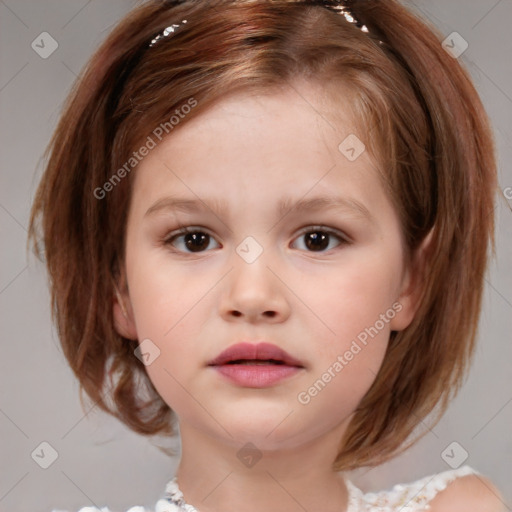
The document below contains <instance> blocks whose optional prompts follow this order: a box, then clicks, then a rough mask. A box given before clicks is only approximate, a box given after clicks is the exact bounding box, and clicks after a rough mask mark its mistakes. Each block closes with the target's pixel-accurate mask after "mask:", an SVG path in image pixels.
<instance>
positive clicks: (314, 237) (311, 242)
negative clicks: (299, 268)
mask: <svg viewBox="0 0 512 512" xmlns="http://www.w3.org/2000/svg"><path fill="white" fill-rule="evenodd" d="M305 236H306V246H307V247H308V249H313V250H320V251H323V250H325V248H326V247H328V245H329V235H327V234H325V233H322V232H321V231H311V232H310V233H306V235H305Z"/></svg>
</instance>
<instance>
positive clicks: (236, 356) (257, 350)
mask: <svg viewBox="0 0 512 512" xmlns="http://www.w3.org/2000/svg"><path fill="white" fill-rule="evenodd" d="M242 359H244V360H255V359H257V360H260V361H266V360H269V359H272V360H274V361H279V362H281V363H282V364H285V365H287V366H297V367H300V368H303V367H304V366H303V364H302V363H301V362H300V361H299V360H297V359H295V358H294V357H292V356H291V355H290V354H288V353H287V352H285V351H284V350H283V349H282V348H279V347H278V346H276V345H273V344H271V343H258V344H252V343H236V344H235V345H231V346H230V347H228V348H227V349H226V350H224V351H222V352H221V353H220V354H219V355H218V356H217V357H216V358H215V359H213V360H212V361H210V362H209V363H208V366H218V365H222V364H226V363H229V362H230V361H238V360H242Z"/></svg>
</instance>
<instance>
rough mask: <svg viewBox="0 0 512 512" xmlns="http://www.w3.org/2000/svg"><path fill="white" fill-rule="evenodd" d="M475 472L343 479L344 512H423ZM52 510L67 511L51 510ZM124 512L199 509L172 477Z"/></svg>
mask: <svg viewBox="0 0 512 512" xmlns="http://www.w3.org/2000/svg"><path fill="white" fill-rule="evenodd" d="M473 474H476V475H478V474H479V473H478V472H477V471H475V470H474V469H472V468H470V467H469V466H462V467H461V468H459V469H453V470H448V471H444V472H442V473H437V474H434V475H429V476H426V477H424V478H421V479H420V480H416V481H415V482H411V483H407V484H396V485H394V486H393V487H392V488H391V489H390V490H386V491H379V492H368V493H363V492H362V491H361V490H360V489H359V488H357V487H356V486H355V485H354V484H353V483H352V482H351V481H350V480H346V484H347V489H348V508H347V511H346V512H424V511H428V510H429V509H430V505H429V503H430V502H431V501H432V500H433V499H434V497H435V496H436V494H437V493H438V492H440V491H442V490H443V489H445V488H446V487H447V486H448V484H449V483H450V482H452V481H453V480H455V479H456V478H458V477H461V476H465V475H473ZM52 512H67V511H64V510H56V509H54V510H52ZM78 512H112V511H111V510H110V509H109V508H107V507H102V508H101V509H99V508H97V507H82V508H81V509H80V510H79V511H78ZM126 512H200V511H198V510H197V509H196V508H194V507H193V506H192V505H188V504H187V503H185V501H184V499H183V494H182V492H181V491H180V489H179V487H178V482H177V479H176V477H175V478H173V479H172V480H171V481H170V482H169V483H168V484H167V485H166V487H165V495H164V497H163V498H161V499H159V500H158V501H157V503H156V506H155V509H154V511H153V510H150V509H147V508H144V507H141V506H135V507H131V508H130V509H129V510H127V511H126Z"/></svg>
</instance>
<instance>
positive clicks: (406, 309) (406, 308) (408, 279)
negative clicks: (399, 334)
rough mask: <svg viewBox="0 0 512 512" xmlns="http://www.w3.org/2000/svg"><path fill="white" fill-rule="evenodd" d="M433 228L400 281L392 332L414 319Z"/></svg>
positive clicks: (403, 327) (391, 325)
mask: <svg viewBox="0 0 512 512" xmlns="http://www.w3.org/2000/svg"><path fill="white" fill-rule="evenodd" d="M432 236H433V228H432V229H431V230H430V231H429V233H428V234H427V235H426V236H425V238H424V239H423V241H422V243H421V244H420V246H419V247H418V249H416V251H415V253H414V256H413V259H412V261H411V264H410V265H409V266H408V268H407V269H406V271H405V275H404V278H403V280H402V288H401V291H400V295H399V296H398V297H397V299H396V302H397V303H399V304H400V307H397V308H396V311H397V314H396V315H395V317H394V318H393V319H392V320H391V322H390V327H391V330H392V331H403V330H404V329H405V328H407V327H408V326H409V325H410V324H411V322H412V321H413V319H414V316H415V315H416V312H417V310H418V308H419V306H420V299H421V295H422V292H423V287H424V284H425V269H426V266H427V265H426V264H427V261H428V258H429V255H430V251H431V245H432Z"/></svg>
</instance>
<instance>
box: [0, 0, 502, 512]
mask: <svg viewBox="0 0 512 512" xmlns="http://www.w3.org/2000/svg"><path fill="white" fill-rule="evenodd" d="M135 4H136V2H135V1H134V0H108V1H106V0H103V1H101V0H89V1H87V0H37V1H36V0H0V59H1V60H0V112H1V113H0V141H1V159H0V166H1V167H0V168H1V172H0V235H1V236H0V240H1V260H0V261H1V265H0V317H1V321H0V325H1V348H2V351H1V357H0V375H1V387H0V393H1V395H0V442H1V452H0V453H1V456H0V511H2V512H7V511H8V512H21V511H31V512H39V511H47V512H49V511H50V510H51V509H52V508H56V509H59V508H60V509H67V510H69V511H73V510H78V508H79V507H82V506H85V505H93V504H94V505H97V506H105V505H108V506H109V507H110V508H111V510H125V509H127V508H128V507H130V506H132V505H136V504H138V505H145V506H148V507H149V506H154V503H155V502H156V500H157V499H158V498H159V497H160V496H161V495H162V493H163V490H164V487H165V483H166V482H167V481H168V480H169V479H170V478H172V476H174V471H175V468H176V464H177V458H173V459H170V458H168V457H167V456H166V455H164V454H163V453H161V452H160V451H159V450H158V449H157V448H156V447H155V446H154V444H152V443H151V442H150V441H149V440H148V439H146V438H143V437H141V436H138V435H136V434H134V433H132V432H130V431H129V430H128V429H127V428H125V427H124V426H123V425H121V424H120V423H118V422H117V421H116V420H114V419H112V418H111V417H109V416H107V415H105V414H102V413H99V412H98V411H97V409H96V408H95V407H92V408H90V409H88V410H86V412H85V413H84V411H83V410H82V409H81V406H80V402H79V398H78V383H77V381H76V380H75V378H74V376H73V375H72V373H71V371H70V369H69V368H68V366H67V364H66V361H65V359H64V356H63V355H62V350H61V348H60V345H59V342H58V339H57V336H56V333H55V329H54V327H53V326H52V324H51V319H50V304H49V295H48V290H47V283H46V274H45V271H44V267H43V266H42V264H40V263H38V262H37V261H36V260H35V258H34V257H30V258H27V256H26V253H25V243H26V235H27V233H26V230H27V224H28V217H29V209H30V204H31V201H32V199H33V196H34V192H35V189H36V185H37V181H38V178H39V177H40V175H41V172H42V169H43V162H42V161H41V157H42V153H43V151H44V149H45V147H46V145H47V143H48V141H49V139H50V136H51V133H52V131H53V129H54V127H55V125H56V123H57V120H58V117H59V113H60V109H61V107H62V104H63V102H64V99H65V97H66V96H67V94H68V92H69V90H70V87H71V85H72V83H73V81H74V80H75V78H76V76H77V74H78V73H79V71H80V69H81V68H82V66H83V65H84V64H85V63H86V61H87V59H88V58H89V57H90V56H91V54H92V52H93V50H94V49H95V48H96V47H97V46H98V45H99V44H100V42H101V41H103V40H104V38H105V37H106V35H107V33H108V32H109V30H110V29H111V28H112V26H113V25H114V24H115V23H116V22H117V21H118V20H119V19H120V18H121V17H122V16H123V15H124V14H125V13H126V12H127V11H128V10H130V9H131V8H132V7H134V6H135ZM407 5H409V6H410V7H411V8H412V9H413V10H416V11H417V12H418V13H420V14H421V15H422V16H424V17H425V18H426V19H428V20H430V21H431V22H433V23H434V24H435V25H436V26H437V27H438V28H439V30H440V31H441V33H442V34H444V35H445V36H448V35H450V34H452V32H457V33H458V34H460V35H461V36H462V37H463V38H464V39H465V40H466V41H467V42H468V44H469V46H468V49H467V50H466V51H465V52H464V54H463V55H462V56H461V57H460V59H461V61H462V62H463V63H464V64H465V65H466V66H467V68H468V69H469V71H470V73H471V74H472V76H473V78H474V81H475V84H476V87H477V89H478V91H479V92H480V94H481V96H482V99H483V102H484V104H485V107H486V109H487V111H488V112H489V114H490V117H491V119H492V122H493V126H494V131H495V137H496V141H497V146H498V158H499V181H500V187H501V190H502V192H503V194H502V196H501V197H499V198H498V199H497V206H496V215H497V232H496V236H497V258H496V259H495V260H493V261H492V263H491V266H490V268H489V272H488V275H487V279H486V291H485V297H484V305H483V312H482V315H481V323H480V331H479V345H478V351H477V355H476V359H475V361H474V365H473V368H472V372H471V376H470V378H469V379H468V380H467V381H466V383H465V386H464V388H463V389H462V391H461V392H460V394H459V396H458V397H457V398H456V400H455V401H454V402H453V403H452V405H451V407H450V409H449V410H448V412H447V413H446V415H445V416H444V418H443V420H442V421H441V422H440V423H439V424H438V425H437V426H436V427H435V428H433V429H431V430H430V431H429V432H428V434H427V435H426V436H425V437H424V438H423V439H422V440H421V441H420V442H419V443H418V444H417V445H415V446H414V447H413V448H412V449H410V450H409V451H408V452H406V453H405V454H403V455H402V456H400V457H398V458H396V459H394V460H393V461H392V462H390V463H388V464H385V465H383V466H381V467H378V468H374V469H372V470H370V471H368V470H361V471H358V472H357V473H354V474H353V475H352V477H353V481H354V482H355V483H356V484H358V485H359V486H360V487H362V488H363V489H364V490H378V489H383V488H386V487H389V486H390V485H392V484H394V483H397V482H408V481H411V480H414V479H417V478H420V477H422V476H425V475H428V474H432V473H434V472H439V471H444V470H447V469H450V466H449V465H448V463H447V462H446V456H445V457H444V458H443V455H442V454H446V453H447V452H446V450H447V449H448V453H453V454H454V455H455V456H457V457H459V458H462V457H463V456H466V453H467V459H466V461H465V462H464V463H465V464H469V465H470V466H472V467H474V468H475V469H477V470H478V471H480V472H481V473H483V474H485V475H487V476H489V477H490V478H491V480H493V481H494V482H495V484H496V485H497V486H498V487H499V488H500V489H501V491H502V492H503V494H504V496H505V499H506V500H507V503H508V510H512V335H511V333H512V320H511V319H512V210H511V208H512V172H511V163H512V148H511V137H512V133H511V132H512V69H511V64H510V62H511V60H510V55H512V32H511V30H510V20H512V2H511V1H510V0H479V1H474V2H473V1H467V0H414V2H408V4H407ZM42 32H48V33H49V34H50V35H51V37H52V38H53V39H54V40H55V41H56V42H57V44H58V48H57V50H56V51H55V52H54V53H53V54H52V55H51V56H50V57H49V58H46V59H43V58H42V57H41V56H40V55H39V54H38V53H36V51H34V49H33V48H32V42H33V41H34V40H36V38H37V37H38V36H39V35H40V34H41V33H42ZM45 37H46V36H45ZM454 442H455V443H457V444H455V445H454V444H452V443H454ZM41 443H49V445H46V444H43V445H41ZM50 446H51V448H50ZM177 446H179V445H177ZM452 449H455V451H454V452H451V451H450V450H452ZM41 450H42V451H41ZM53 450H55V452H53ZM43 452H44V454H45V456H44V457H46V459H45V460H46V461H47V462H49V461H51V458H52V457H55V456H56V457H57V458H56V460H55V461H54V462H53V463H52V464H51V465H50V466H49V467H48V468H47V469H44V468H43V467H41V463H43V465H44V461H43V457H42V456H41V453H43ZM37 454H40V457H39V458H38V457H37ZM461 454H462V455H461ZM48 457H50V458H48ZM452 458H453V457H452Z"/></svg>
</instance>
